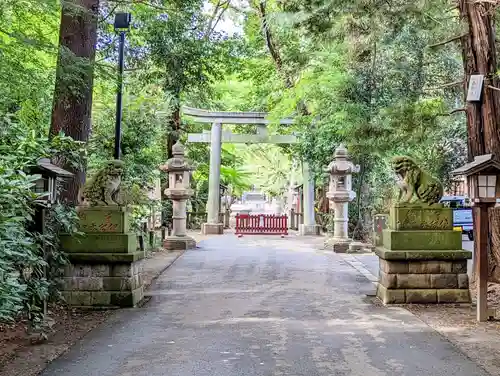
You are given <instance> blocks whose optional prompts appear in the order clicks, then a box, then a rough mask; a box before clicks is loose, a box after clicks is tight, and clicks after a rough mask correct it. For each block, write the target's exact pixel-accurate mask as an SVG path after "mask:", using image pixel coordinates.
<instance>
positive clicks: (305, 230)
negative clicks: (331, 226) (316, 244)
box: [299, 224, 321, 236]
mask: <svg viewBox="0 0 500 376" xmlns="http://www.w3.org/2000/svg"><path fill="white" fill-rule="evenodd" d="M320 234H321V226H320V225H306V224H301V225H299V235H302V236H318V235H320Z"/></svg>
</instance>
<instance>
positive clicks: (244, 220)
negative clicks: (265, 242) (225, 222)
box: [235, 214, 288, 237]
mask: <svg viewBox="0 0 500 376" xmlns="http://www.w3.org/2000/svg"><path fill="white" fill-rule="evenodd" d="M235 234H236V235H238V237H241V236H243V235H281V237H283V236H285V235H288V217H287V216H286V215H274V214H270V215H269V214H253V215H252V214H236V230H235Z"/></svg>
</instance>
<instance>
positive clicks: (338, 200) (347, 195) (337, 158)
mask: <svg viewBox="0 0 500 376" xmlns="http://www.w3.org/2000/svg"><path fill="white" fill-rule="evenodd" d="M348 157H349V156H348V153H347V149H346V148H345V146H344V145H342V144H341V145H340V146H339V147H338V148H337V149H335V155H334V160H333V161H332V162H331V163H330V164H329V165H328V167H327V169H326V171H327V172H328V173H329V174H330V185H329V189H328V192H327V194H326V197H328V198H329V199H330V202H331V203H332V207H333V209H334V220H333V221H334V229H333V237H331V238H329V239H328V240H327V241H326V242H325V246H326V247H327V248H330V247H331V248H332V249H333V251H334V252H346V251H347V249H348V248H349V243H350V242H351V239H349V237H348V230H347V228H348V227H347V225H348V222H349V214H348V204H349V202H351V201H352V200H354V198H356V192H354V191H353V190H352V174H353V173H358V172H359V170H360V167H359V165H354V164H353V163H352V162H351V161H350V160H349V159H348Z"/></svg>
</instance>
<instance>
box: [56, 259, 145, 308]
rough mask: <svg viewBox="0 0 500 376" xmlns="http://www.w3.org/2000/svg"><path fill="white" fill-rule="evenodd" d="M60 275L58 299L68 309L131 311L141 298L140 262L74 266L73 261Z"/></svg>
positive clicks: (77, 263)
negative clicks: (73, 307) (72, 307)
mask: <svg viewBox="0 0 500 376" xmlns="http://www.w3.org/2000/svg"><path fill="white" fill-rule="evenodd" d="M105 256H106V257H108V256H109V254H105ZM64 275H65V277H64V279H63V285H62V295H63V297H64V299H65V300H66V302H67V303H68V304H69V305H71V306H76V307H85V308H113V307H134V306H136V305H137V304H138V303H139V302H140V301H141V300H142V299H143V297H144V289H143V280H142V262H141V261H126V262H124V261H116V262H109V261H101V262H98V261H97V260H92V262H85V261H83V260H82V261H79V262H75V259H73V263H72V264H70V265H68V266H66V268H65V270H64Z"/></svg>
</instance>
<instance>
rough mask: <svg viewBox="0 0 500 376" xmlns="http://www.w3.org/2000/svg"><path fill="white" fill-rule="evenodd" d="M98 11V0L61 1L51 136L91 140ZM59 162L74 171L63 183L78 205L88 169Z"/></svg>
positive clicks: (68, 196) (67, 198)
mask: <svg viewBox="0 0 500 376" xmlns="http://www.w3.org/2000/svg"><path fill="white" fill-rule="evenodd" d="M98 11H99V0H70V1H65V2H63V3H62V11H61V25H60V32H59V56H58V61H57V72H56V83H55V92H54V102H53V107H52V119H51V125H50V137H52V136H54V135H56V134H58V133H59V132H64V133H65V134H66V135H67V136H71V137H72V138H73V139H74V140H77V141H83V142H87V141H88V139H89V135H90V131H91V123H90V119H91V111H92V86H93V78H94V60H95V52H96V43H97V16H98ZM57 162H58V164H61V165H63V166H64V167H65V168H66V169H67V170H69V171H71V172H73V173H74V174H75V176H74V177H73V178H72V179H71V180H68V181H67V182H66V183H65V184H64V187H63V188H64V190H63V193H62V199H63V200H64V201H66V202H68V203H71V204H76V203H77V198H78V190H79V188H80V186H81V185H82V184H83V183H84V182H85V168H81V169H75V168H72V167H71V166H68V165H66V163H65V161H57Z"/></svg>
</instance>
